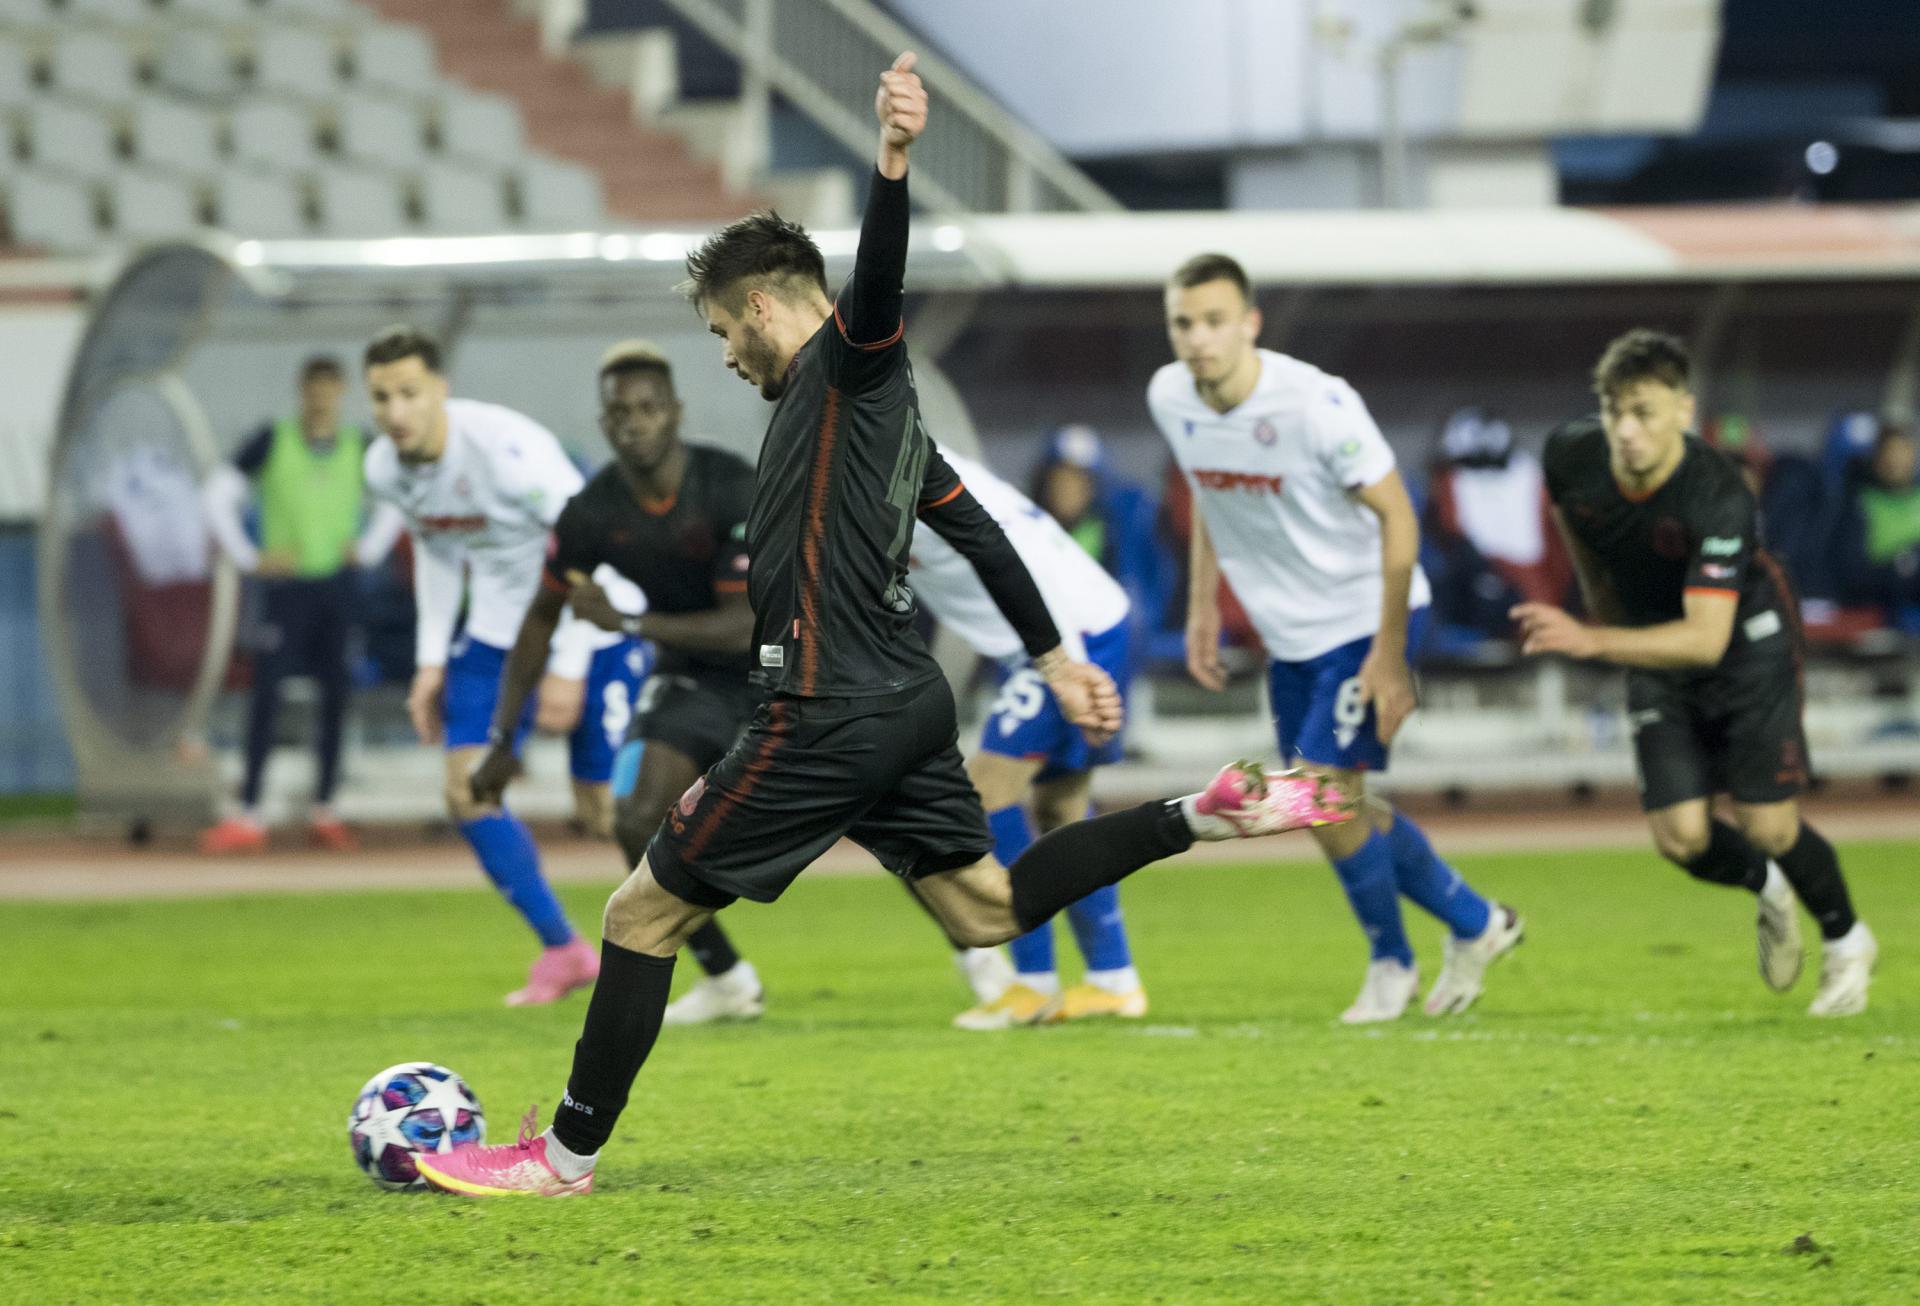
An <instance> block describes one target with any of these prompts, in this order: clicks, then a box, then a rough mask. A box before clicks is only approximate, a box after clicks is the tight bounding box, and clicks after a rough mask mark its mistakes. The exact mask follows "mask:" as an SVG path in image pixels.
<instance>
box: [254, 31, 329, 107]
mask: <svg viewBox="0 0 1920 1306" xmlns="http://www.w3.org/2000/svg"><path fill="white" fill-rule="evenodd" d="M339 82H340V77H339V55H338V52H337V51H336V50H335V48H334V43H333V41H332V40H331V39H330V38H328V37H327V36H325V35H324V34H322V33H320V32H315V31H311V30H309V29H307V28H304V27H269V28H267V29H266V30H265V31H263V32H261V33H260V39H259V40H258V41H257V42H256V43H255V44H254V47H253V84H254V85H255V86H257V87H262V88H266V89H271V90H276V91H291V92H293V93H294V94H295V95H301V96H305V97H307V98H309V99H324V98H326V97H328V96H331V95H333V94H334V93H335V91H337V90H338V88H339Z"/></svg>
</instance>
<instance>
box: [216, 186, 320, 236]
mask: <svg viewBox="0 0 1920 1306" xmlns="http://www.w3.org/2000/svg"><path fill="white" fill-rule="evenodd" d="M213 203H214V210H215V214H214V219H215V223H216V225H218V226H219V227H220V228H222V229H223V230H225V231H229V232H231V233H233V234H234V235H236V236H250V237H253V238H254V239H256V240H281V239H286V238H289V237H293V236H303V235H305V234H306V232H307V219H306V214H305V212H304V210H305V204H304V202H303V200H302V198H301V190H300V183H299V182H298V181H297V180H295V179H294V178H292V177H283V176H279V175H277V174H275V173H271V172H259V171H255V170H254V169H251V168H228V169H227V170H226V171H225V172H223V173H221V174H220V178H219V180H218V181H217V182H216V183H215V186H214V200H213Z"/></svg>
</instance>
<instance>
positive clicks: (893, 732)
mask: <svg viewBox="0 0 1920 1306" xmlns="http://www.w3.org/2000/svg"><path fill="white" fill-rule="evenodd" d="M913 62H914V56H913V55H911V54H904V55H902V56H900V58H899V59H897V60H896V61H895V62H894V65H893V67H892V68H891V69H889V70H888V71H887V72H885V73H883V74H881V78H880V89H879V92H878V94H877V96H876V97H875V104H874V110H875V113H876V115H877V116H878V117H879V119H880V123H881V138H880V148H879V152H878V156H877V158H876V161H875V162H876V175H875V176H874V177H873V179H872V182H871V189H870V190H869V193H868V198H867V211H866V217H865V221H864V223H863V225H862V227H861V232H860V248H859V253H858V256H857V258H856V260H855V264H854V271H853V276H852V278H851V279H850V280H849V281H848V283H847V285H846V286H845V288H844V289H843V290H842V291H841V293H840V295H839V298H838V299H837V300H835V299H832V298H829V296H828V292H827V287H826V279H825V272H824V267H823V264H822V262H821V258H820V251H819V249H818V248H817V247H816V246H815V245H814V244H813V241H812V240H811V239H810V238H808V236H807V235H806V233H805V232H804V231H802V230H801V229H800V228H798V227H795V226H793V225H792V224H790V223H786V222H783V221H781V220H780V219H778V218H777V217H774V216H772V215H769V214H756V215H754V216H752V217H749V218H745V219H742V220H741V221H739V222H737V223H734V224H733V225H732V226H730V227H727V228H725V229H723V230H722V231H720V232H718V233H717V234H716V235H714V236H713V237H712V238H710V239H709V240H708V241H707V242H706V243H705V244H704V245H703V246H701V248H700V249H699V250H698V251H696V252H695V253H694V254H693V255H692V256H691V257H689V259H688V260H687V263H688V270H689V271H690V272H691V273H692V283H691V287H690V289H691V295H692V298H693V300H694V303H695V304H696V305H697V306H699V307H700V308H701V309H702V310H703V311H704V312H705V314H706V317H707V322H708V324H709V326H710V327H711V328H712V330H713V331H714V333H715V334H716V335H721V336H723V337H724V338H725V339H726V362H727V365H728V366H729V367H730V368H732V369H733V370H734V371H735V372H737V373H739V375H740V376H741V377H742V378H743V379H745V380H747V381H748V382H750V383H752V384H753V385H755V386H757V387H758V388H759V390H760V392H761V394H762V395H763V396H765V397H766V398H767V399H768V400H770V401H772V402H774V403H775V404H776V405H777V407H776V408H775V409H774V413H773V418H772V420H771V422H770V423H769V425H768V429H767V436H766V442H765V444H764V445H763V446H762V448H761V452H760V462H759V467H758V469H757V471H756V475H755V485H754V499H753V507H752V510H751V512H750V513H749V515H748V521H747V542H748V547H749V550H750V555H751V558H752V563H751V572H750V579H749V594H750V596H751V600H752V605H753V613H754V621H755V628H754V637H753V654H754V662H755V676H756V680H757V681H758V682H759V684H760V685H761V686H762V687H763V688H765V689H766V690H767V691H768V693H769V695H770V697H769V698H768V700H767V702H766V703H765V704H763V705H762V706H761V707H760V708H758V709H757V710H756V711H755V713H754V716H753V720H752V723H751V724H750V726H749V727H748V730H747V733H746V735H745V736H743V737H742V739H741V740H740V741H739V742H738V743H736V744H735V745H734V747H733V748H732V749H731V750H729V752H728V753H727V755H726V757H724V758H723V759H721V761H720V762H719V763H718V764H717V765H716V766H714V767H713V768H712V769H711V770H710V771H708V772H707V774H706V775H705V776H704V777H702V779H700V780H699V781H697V782H695V784H694V785H693V787H692V788H690V789H689V790H688V791H687V792H686V794H684V795H683V796H682V797H681V799H680V801H679V802H678V803H677V804H676V805H675V807H674V809H673V812H672V814H671V815H670V816H669V817H668V819H667V822H666V824H665V825H663V826H662V827H661V828H660V830H659V831H658V832H657V833H656V834H655V835H654V837H653V841H652V842H651V843H650V844H649V845H648V847H647V853H646V857H645V858H644V859H643V860H642V861H641V863H640V865H639V866H638V867H637V868H636V869H635V870H634V873H633V875H632V876H630V877H629V878H628V880H627V882H626V883H625V884H623V885H621V886H620V888H619V889H618V890H616V891H615V892H614V895H613V897H612V898H611V899H610V900H609V902H608V904H607V915H606V924H605V935H606V937H605V942H604V943H603V945H602V954H601V968H600V978H599V980H598V982H597V983H596V985H595V987H594V991H593V999H592V1001H591V1002H590V1003H589V1004H588V1008H587V1018H586V1024H585V1028H584V1029H583V1030H582V1032H581V1036H580V1040H579V1042H578V1043H576V1044H575V1046H574V1057H573V1073H572V1075H571V1077H570V1078H569V1079H568V1081H567V1092H566V1095H565V1096H564V1097H563V1098H562V1099H561V1104H560V1107H559V1109H558V1110H557V1111H556V1112H555V1115H554V1120H553V1125H552V1127H551V1128H550V1129H549V1130H548V1131H547V1132H545V1133H543V1134H540V1135H538V1136H537V1137H536V1136H533V1135H532V1131H531V1128H530V1127H529V1128H527V1129H525V1130H523V1132H522V1138H521V1141H520V1142H518V1143H515V1144H510V1145H507V1146H503V1147H468V1148H462V1149H459V1150H457V1151H454V1152H451V1153H448V1154H445V1155H442V1156H436V1157H430V1158H429V1157H422V1158H421V1162H420V1172H421V1174H422V1175H423V1176H424V1177H425V1178H426V1179H427V1181H428V1182H429V1183H431V1184H432V1185H433V1186H435V1187H436V1188H441V1189H444V1190H446V1191H449V1192H456V1193H463V1194H467V1195H470V1196H496V1195H498V1196H505V1195H513V1194H529V1195H536V1196H549V1197H564V1196H571V1195H575V1194H580V1193H586V1192H588V1191H591V1189H592V1186H593V1165H594V1159H595V1157H596V1156H597V1155H598V1153H599V1151H600V1149H601V1147H602V1146H603V1145H604V1144H605V1142H606V1140H607V1139H608V1137H610V1136H611V1134H612V1132H613V1127H614V1123H615V1121H616V1120H617V1119H618V1117H619V1115H620V1112H621V1111H622V1110H623V1109H624V1108H625V1107H626V1104H627V1096H628V1093H629V1091H630V1089H631V1088H632V1085H633V1080H634V1078H635V1076H636V1075H637V1074H638V1073H639V1070H640V1066H641V1064H642V1063H643V1062H644V1061H645V1060H646V1058H647V1054H648V1053H649V1051H651V1049H652V1047H653V1043H654V1040H655V1039H656V1038H657V1037H658V1035H659V1032H660V1024H661V1015H662V1012H663V1011H664V1010H665V1008H666V1004H667V991H668V988H669V986H670V984H671V982H672V978H673V959H674V953H675V952H676V950H677V949H678V948H679V946H680V944H681V943H682V942H683V941H685V940H686V939H687V937H688V936H689V935H690V934H691V933H692V932H693V931H694V929H695V928H697V927H698V926H699V925H700V924H701V923H703V922H704V921H706V920H707V919H708V918H709V917H710V916H711V914H712V913H713V912H714V911H716V910H718V909H720V908H722V907H725V906H726V905H727V904H728V903H731V902H733V901H734V900H735V899H736V898H742V897H745V898H751V899H754V900H755V901H760V902H770V901H772V900H773V899H775V898H777V897H778V896H779V895H780V893H781V891H782V890H783V889H785V888H786V886H787V885H788V884H789V883H791V882H792V880H793V878H794V877H795V876H796V875H798V874H799V873H800V872H801V871H802V870H803V869H805V867H806V866H807V864H808V863H809V862H811V861H812V860H813V859H814V858H815V857H817V856H818V855H819V854H820V853H822V852H824V851H826V849H827V848H829V847H831V846H832V844H833V843H834V841H835V840H837V839H838V838H839V837H840V836H842V835H846V836H848V837H850V838H852V839H853V840H854V841H855V842H858V843H860V844H862V845H864V846H865V847H866V848H867V849H869V850H870V851H871V852H873V853H874V854H875V855H876V856H877V857H878V858H879V859H880V862H881V863H882V865H884V866H886V867H887V869H889V870H890V871H892V872H893V873H894V874H896V875H899V876H901V877H903V878H905V879H906V880H908V881H909V882H910V883H911V884H912V885H913V887H914V890H915V892H916V893H918V894H919V896H920V898H921V900H922V901H923V902H924V903H925V904H926V905H927V907H928V909H929V910H930V911H931V912H932V913H933V915H934V916H935V917H936V918H937V919H938V920H939V921H940V923H941V925H942V927H943V928H944V929H945V930H946V932H947V935H948V937H949V938H950V939H951V940H952V941H953V942H955V943H957V944H965V945H969V946H988V945H992V944H996V943H1002V942H1005V941H1006V940H1008V939H1011V938H1013V937H1014V936H1015V935H1017V934H1020V933H1022V932H1024V931H1025V930H1027V929H1030V928H1032V927H1033V926H1034V925H1037V924H1038V923H1040V922H1041V921H1044V920H1046V919H1048V918H1049V917H1051V916H1052V915H1053V914H1054V913H1055V912H1057V911H1058V910H1060V909H1061V908H1063V907H1065V906H1067V905H1068V904H1069V903H1072V902H1075V901H1077V900H1079V899H1080V898H1083V897H1085V896H1086V895H1087V894H1088V893H1090V892H1092V891H1093V890H1094V889H1096V888H1099V887H1100V886H1102V885H1105V884H1112V883H1114V882H1116V881H1118V880H1119V879H1121V878H1122V877H1123V876H1125V875H1127V874H1129V873H1131V872H1132V871H1134V870H1137V869H1139V868H1140V867H1142V866H1145V865H1147V864H1148V863H1150V862H1153V861H1157V860H1159V859H1160V858H1163V857H1168V856H1171V855H1173V854H1174V853H1177V852H1180V851H1183V850H1184V849H1186V848H1188V847H1190V846H1191V845H1192V843H1193V841H1194V840H1195V839H1196V838H1209V839H1230V838H1240V837H1247V836H1252V835H1257V834H1273V833H1278V832H1279V831H1281V830H1288V829H1298V828H1302V827H1305V826H1308V825H1313V824H1322V823H1329V822H1334V821H1340V820H1347V819H1351V817H1352V807H1351V805H1349V804H1346V803H1345V802H1344V800H1342V799H1340V797H1339V796H1338V795H1337V794H1335V793H1332V791H1330V790H1329V791H1325V792H1323V791H1322V790H1321V788H1320V786H1319V785H1318V784H1317V783H1316V782H1315V781H1313V780H1312V779H1311V778H1309V777H1305V776H1299V775H1292V774H1288V775H1282V776H1267V775H1264V774H1263V773H1262V772H1261V771H1260V769H1259V768H1258V767H1256V766H1253V765H1252V764H1247V763H1236V764H1234V765H1232V766H1228V767H1226V768H1224V769H1223V770H1222V771H1221V772H1220V774H1219V775H1218V776H1216V777H1215V778H1214V780H1213V782H1212V783H1211V784H1209V785H1208V787H1207V789H1206V790H1205V791H1203V792H1202V793H1199V794H1190V795H1188V796H1187V797H1185V798H1181V799H1175V800H1168V801H1162V802H1153V803H1146V804H1142V805H1141V806H1139V807H1136V808H1131V809H1128V810H1125V811H1120V812H1114V813H1110V814H1108V815H1106V816H1099V817H1094V818H1091V819H1088V820H1085V821H1079V822H1076V823H1074V824H1072V825H1068V826H1065V827H1063V828H1061V829H1059V830H1056V831H1054V832H1053V833H1051V834H1049V835H1047V836H1046V837H1045V838H1043V839H1041V840H1040V841H1039V842H1037V843H1035V844H1034V845H1033V846H1032V847H1031V848H1029V849H1028V850H1027V851H1026V852H1025V853H1024V854H1023V855H1022V856H1021V857H1020V858H1019V859H1018V860H1017V861H1016V862H1015V863H1014V865H1013V866H1012V867H1011V868H1003V867H1001V866H1000V865H999V864H998V863H997V862H995V861H994V860H993V859H992V857H991V855H990V852H991V849H992V846H993V843H992V839H991V837H990V835H989V834H988V831H987V823H986V815H985V813H984V812H983V811H982V810H981V807H980V799H979V796H978V795H977V794H976V793H975V792H974V790H973V787H972V785H970V784H969V783H968V782H967V776H966V770H965V766H964V764H963V762H962V761H961V757H960V751H959V749H958V748H957V747H956V738H957V726H956V722H955V718H954V705H953V696H952V694H951V692H950V691H949V690H948V688H947V684H946V681H945V679H944V678H943V677H942V676H941V674H940V671H939V668H938V666H937V665H936V664H935V663H934V661H933V660H932V658H931V657H930V656H929V655H928V653H927V650H926V647H925V645H924V644H923V643H922V642H921V640H920V638H919V637H918V636H917V635H916V634H915V633H914V631H913V627H912V622H913V616H914V611H915V604H914V599H913V594H912V591H911V590H909V589H908V588H907V585H906V581H905V576H906V560H907V545H908V541H909V539H910V538H911V535H912V531H913V523H914V519H915V516H916V514H917V515H919V516H922V517H924V518H925V519H926V520H927V522H928V524H929V525H931V526H933V527H934V528H935V529H936V530H938V531H939V532H940V534H941V535H942V536H943V537H944V538H946V539H947V540H948V541H949V542H950V543H952V544H953V545H954V547H955V548H956V549H958V550H959V551H960V552H961V553H962V554H964V555H965V556H966V557H967V558H968V560H969V561H970V562H971V563H972V564H973V566H974V567H975V569H976V570H977V571H978V572H979V574H980V577H981V580H982V582H983V583H984V584H985V585H986V587H987V591H988V593H990V594H991V595H992V596H993V598H994V601H995V603H996V604H997V605H998V606H999V607H1000V608H1001V610H1002V611H1003V612H1004V613H1005V615H1006V616H1007V618H1008V621H1009V622H1010V623H1011V624H1012V625H1013V627H1014V629H1015V630H1017V631H1018V632H1020V635H1021V638H1022V641H1023V642H1024V643H1025V644H1026V646H1027V648H1028V651H1029V652H1030V653H1031V654H1032V655H1033V657H1034V665H1035V666H1036V668H1037V669H1038V670H1039V671H1040V673H1041V674H1042V675H1043V676H1044V677H1046V679H1047V681H1048V684H1049V686H1050V687H1051V688H1052V690H1053V692H1054V696H1055V697H1056V699H1058V701H1059V703H1060V705H1061V708H1062V710H1063V711H1064V712H1065V713H1066V714H1067V716H1068V717H1069V718H1070V719H1071V720H1073V721H1074V722H1075V723H1076V724H1077V725H1080V726H1081V727H1082V728H1084V729H1088V730H1089V731H1091V732H1093V733H1096V734H1098V733H1100V732H1103V731H1105V732H1110V731H1112V730H1114V729H1117V728H1118V726H1119V724H1120V720H1119V715H1120V714H1119V696H1118V694H1117V692H1116V691H1115V689H1114V687H1113V683H1112V681H1111V680H1109V679H1108V678H1107V677H1106V675H1105V673H1104V672H1102V671H1100V670H1099V669H1098V668H1096V667H1093V666H1091V665H1088V664H1086V663H1076V662H1072V661H1070V660H1069V659H1068V658H1067V656H1066V655H1065V653H1064V652H1063V651H1062V650H1061V648H1060V643H1059V632H1058V631H1057V630H1055V629H1054V626H1053V621H1052V618H1051V617H1050V616H1049V615H1048V613H1047V608H1046V605H1045V603H1043V602H1042V601H1041V598H1040V593H1039V590H1038V589H1037V588H1036V587H1035V585H1034V583H1033V578H1032V577H1031V576H1030V575H1028V574H1027V571H1026V569H1025V567H1024V566H1022V565H1021V563H1020V559H1019V555H1018V554H1017V553H1015V552H1014V550H1013V547H1012V545H1010V544H1009V543H1008V542H1007V538H1006V536H1005V535H1004V534H1003V533H1002V532H1001V530H1000V528H999V526H998V525H997V524H996V523H995V522H994V520H993V518H992V517H990V516H989V515H988V514H987V513H986V511H985V510H984V509H982V508H981V507H980V505H979V504H978V503H977V502H975V500H974V499H973V496H972V495H970V494H968V493H967V491H966V488H965V487H964V486H963V485H962V484H961V483H960V482H959V480H958V479H957V478H956V477H955V476H954V474H953V471H952V469H951V468H950V467H948V466H947V464H946V462H945V460H944V459H942V458H941V457H940V455H939V454H938V453H937V452H936V451H935V450H934V448H933V445H932V442H931V441H930V440H929V439H928V438H927V434H926V432H925V430H924V429H923V428H922V426H921V423H920V413H919V404H918V401H917V399H916V397H915V394H914V388H913V376H912V372H911V369H910V368H909V367H908V364H907V359H906V354H905V348H904V346H903V344H902V342H901V335H902V332H901V308H902V278H903V276H904V274H905V268H906V254H907V226H908V223H907V218H908V208H907V193H906V190H907V188H906V173H907V147H908V145H909V144H910V143H911V142H912V141H913V140H914V138H915V137H917V136H918V135H919V134H920V132H921V130H922V128H923V127H924V126H925V124H926V107H927V99H926V92H925V90H924V89H923V88H922V87H921V85H920V79H919V78H918V77H916V76H914V75H913V71H912V69H913ZM530 1124H531V1121H530V1122H529V1126H530Z"/></svg>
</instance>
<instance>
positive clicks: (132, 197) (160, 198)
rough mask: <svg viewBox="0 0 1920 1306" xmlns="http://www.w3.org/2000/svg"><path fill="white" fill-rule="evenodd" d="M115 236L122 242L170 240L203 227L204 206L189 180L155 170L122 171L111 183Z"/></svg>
mask: <svg viewBox="0 0 1920 1306" xmlns="http://www.w3.org/2000/svg"><path fill="white" fill-rule="evenodd" d="M107 205H108V207H109V208H110V209H111V210H112V212H113V232H114V234H115V235H116V236H118V237H119V238H120V239H122V240H127V241H140V240H167V239H170V238H172V237H176V236H185V235H189V234H191V233H192V232H193V231H194V230H195V229H196V228H198V227H199V226H200V206H199V203H198V201H197V200H196V199H195V195H194V187H193V184H192V182H190V181H189V180H188V179H187V178H185V177H181V176H178V175H176V174H174V173H170V172H161V171H159V170H158V169H154V168H121V169H120V170H119V171H118V172H115V173H114V174H113V176H112V177H111V178H109V179H108V181H107Z"/></svg>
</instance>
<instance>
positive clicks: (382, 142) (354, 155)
mask: <svg viewBox="0 0 1920 1306" xmlns="http://www.w3.org/2000/svg"><path fill="white" fill-rule="evenodd" d="M335 133H336V136H337V138H338V142H339V147H340V153H341V154H342V155H344V156H345V157H347V158H349V159H357V160H359V161H361V162H364V163H373V164H379V165H380V166H382V167H388V168H412V167H414V166H415V165H417V164H419V163H420V162H422V161H423V160H424V159H425V158H426V156H427V145H426V137H425V133H424V132H423V131H422V128H421V123H420V114H419V112H418V111H417V110H416V109H415V108H414V107H413V106H412V105H411V104H410V103H407V102H405V101H402V100H396V99H389V98H387V97H385V96H374V95H352V96H348V97H347V98H345V99H343V100H342V101H341V102H340V104H339V108H338V116H337V118H336V120H335Z"/></svg>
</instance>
